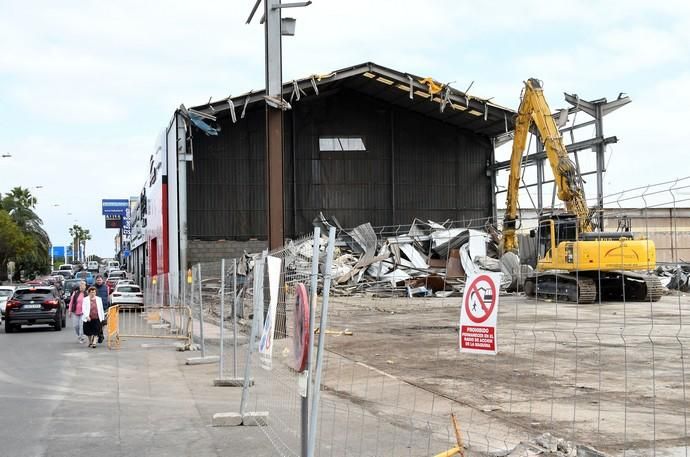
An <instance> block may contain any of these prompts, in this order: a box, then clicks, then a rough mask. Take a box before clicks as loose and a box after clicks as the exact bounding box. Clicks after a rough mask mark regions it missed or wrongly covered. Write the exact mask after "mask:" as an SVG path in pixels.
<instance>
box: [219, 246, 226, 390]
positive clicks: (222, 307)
mask: <svg viewBox="0 0 690 457" xmlns="http://www.w3.org/2000/svg"><path fill="white" fill-rule="evenodd" d="M224 335H225V259H221V261H220V363H219V364H218V379H223V341H224Z"/></svg>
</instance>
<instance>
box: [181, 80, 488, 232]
mask: <svg viewBox="0 0 690 457" xmlns="http://www.w3.org/2000/svg"><path fill="white" fill-rule="evenodd" d="M293 107H294V109H293V111H291V112H288V113H286V116H285V129H284V130H285V231H286V236H288V237H293V236H296V235H299V234H302V233H306V232H309V231H311V227H312V220H313V219H314V218H315V217H317V216H318V214H319V212H323V213H324V214H325V215H327V216H335V217H336V218H337V219H338V220H339V221H340V222H341V224H342V225H343V226H344V227H352V226H356V225H359V224H362V223H365V222H371V223H372V225H375V226H380V225H391V224H409V223H411V222H412V220H413V219H414V218H415V217H417V218H422V219H432V220H436V221H440V222H442V221H443V220H445V219H454V220H462V219H470V218H477V217H488V216H490V215H491V183H490V178H489V177H487V176H486V163H487V160H489V159H490V157H491V155H490V154H491V144H490V142H489V139H488V138H484V137H481V136H477V135H475V134H473V133H472V132H470V131H466V130H462V129H459V128H457V127H455V126H453V125H450V124H445V123H442V122H438V121H435V120H433V119H430V118H427V117H424V116H422V115H419V114H416V113H412V112H409V111H406V110H403V109H400V108H395V107H392V106H391V105H389V104H387V103H385V102H382V101H380V100H378V99H375V98H372V97H368V96H365V95H362V94H360V93H358V92H354V91H351V90H348V89H343V90H342V91H339V92H336V93H334V94H331V95H325V94H322V95H320V96H318V97H307V98H303V99H302V100H300V101H299V102H294V103H293ZM292 116H295V118H294V120H295V121H294V123H293V118H292ZM264 119H265V115H264V111H263V108H258V109H254V110H252V111H249V110H248V111H247V116H246V118H245V119H244V120H239V121H238V122H237V123H236V124H234V125H233V124H232V122H231V121H230V120H229V119H221V120H220V121H219V122H220V123H221V126H222V131H221V134H220V135H219V136H218V137H206V136H204V135H203V134H201V133H200V132H198V131H196V132H195V135H194V171H191V166H190V168H189V170H190V171H189V175H188V176H189V178H188V192H189V201H188V205H189V224H188V230H189V237H190V238H197V239H249V238H259V239H263V238H265V237H266V229H265V227H264V226H265V220H266V216H265V207H266V202H265V200H266V198H265V195H264V182H265V169H264V168H265V162H264V155H265V152H264V144H265V137H264V135H265V134H264ZM293 129H294V142H293V134H292V132H293ZM338 135H343V136H361V137H363V139H364V142H365V145H366V149H367V150H366V151H350V152H320V151H319V137H320V136H338Z"/></svg>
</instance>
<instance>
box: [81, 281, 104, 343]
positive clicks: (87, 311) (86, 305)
mask: <svg viewBox="0 0 690 457" xmlns="http://www.w3.org/2000/svg"><path fill="white" fill-rule="evenodd" d="M88 292H89V296H88V297H87V298H85V299H84V301H83V303H82V315H81V319H82V321H83V322H84V335H86V336H88V337H89V347H90V348H95V347H96V338H98V335H100V333H101V325H102V324H101V322H103V320H104V319H105V313H104V312H103V300H101V297H97V296H96V288H95V287H93V286H91V287H89V289H88Z"/></svg>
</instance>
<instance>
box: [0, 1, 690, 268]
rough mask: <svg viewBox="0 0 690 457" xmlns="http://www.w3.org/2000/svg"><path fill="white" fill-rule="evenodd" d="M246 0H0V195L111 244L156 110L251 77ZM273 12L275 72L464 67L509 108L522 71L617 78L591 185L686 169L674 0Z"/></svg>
mask: <svg viewBox="0 0 690 457" xmlns="http://www.w3.org/2000/svg"><path fill="white" fill-rule="evenodd" d="M253 3H254V0H226V1H220V0H218V1H210V0H197V1H195V2H190V1H174V0H165V1H162V0H147V1H144V2H142V1H128V0H120V1H117V2H104V1H68V0H66V1H60V2H55V1H35V0H23V1H14V0H0V107H1V108H2V109H0V153H1V154H11V155H12V157H11V158H2V159H0V192H3V193H4V192H6V191H8V190H9V189H10V188H12V187H14V186H17V185H21V186H24V187H29V188H32V186H43V188H41V189H35V194H36V196H37V197H38V199H39V204H38V213H39V215H40V216H41V217H42V218H43V220H44V222H45V226H46V229H47V230H48V233H49V234H50V237H51V239H52V241H53V243H54V244H55V245H60V244H65V243H68V242H69V235H68V232H67V229H68V227H69V226H71V225H72V224H74V223H79V224H80V225H82V226H84V227H86V228H89V229H90V230H91V233H92V234H93V241H92V242H91V245H90V248H89V251H90V252H92V253H96V254H99V255H101V256H112V255H113V250H114V249H113V246H114V242H113V237H114V235H115V231H114V230H106V229H104V228H103V225H104V222H103V217H102V216H101V211H100V201H101V199H102V198H127V197H129V196H130V195H137V194H138V193H139V192H140V191H141V188H142V186H143V184H144V179H145V177H146V176H147V164H148V159H149V156H150V155H151V153H152V152H153V147H154V142H155V139H156V137H157V135H158V134H159V132H160V131H161V129H163V128H164V127H165V126H166V125H167V123H168V121H169V120H170V117H171V115H172V113H173V110H174V109H175V108H176V107H177V106H179V105H180V103H185V104H186V105H187V106H192V105H197V104H202V103H205V102H206V101H207V100H208V99H209V97H213V99H214V100H215V99H221V98H225V97H227V96H228V95H230V94H233V95H238V94H241V93H244V92H246V91H248V90H250V89H260V88H262V86H263V81H264V68H263V63H264V60H263V50H264V47H263V29H262V27H261V26H259V24H258V20H256V19H255V22H254V23H253V24H252V25H245V24H244V22H245V20H246V18H247V16H248V14H249V11H250V10H251V7H252V5H253ZM287 13H289V14H284V15H285V16H293V17H296V18H297V19H298V21H297V34H296V36H294V37H286V38H284V41H283V43H284V44H283V65H284V70H283V76H284V80H286V81H287V80H291V79H293V78H298V77H303V76H308V75H311V74H314V73H327V72H330V71H332V70H335V69H339V68H343V67H346V66H350V65H356V64H359V63H362V62H366V61H373V62H376V63H378V64H381V65H384V66H388V67H392V68H394V69H397V70H400V71H403V72H409V73H414V74H418V75H422V76H431V77H433V78H435V79H436V80H438V81H441V82H444V83H447V82H453V86H454V87H455V88H457V89H460V90H464V89H465V88H466V87H468V86H469V85H470V83H471V82H472V81H474V84H473V86H472V88H471V91H470V93H473V94H475V95H478V96H483V97H487V98H488V97H493V98H494V101H495V102H497V103H499V104H502V105H504V106H507V107H510V108H513V109H517V106H518V104H519V95H520V91H521V88H522V81H523V80H525V79H527V78H529V77H537V78H539V79H541V80H543V81H544V84H545V89H546V96H547V98H548V100H549V103H550V105H551V108H552V109H554V110H555V109H557V108H563V107H566V104H565V102H564V100H563V92H569V93H577V94H578V95H580V97H581V98H584V99H597V98H601V97H607V98H608V99H609V100H611V99H615V98H616V97H617V96H618V94H619V93H620V92H625V93H626V94H628V95H629V96H630V97H631V98H632V100H633V103H631V104H630V105H628V106H626V107H624V108H622V109H620V110H619V111H617V112H615V113H614V114H611V115H610V117H608V118H606V120H605V134H606V135H607V136H610V135H616V136H618V138H619V139H620V142H619V143H618V144H616V145H613V146H611V147H609V149H608V150H607V163H608V172H607V174H606V176H605V181H604V182H605V186H606V188H605V191H606V193H612V192H616V191H620V190H622V189H627V188H631V187H636V186H642V185H646V184H649V183H657V182H662V181H667V180H672V179H675V178H678V177H684V176H688V175H690V166H688V165H687V162H688V159H687V157H688V154H687V148H688V144H690V128H689V127H688V126H687V124H688V121H689V119H690V117H689V116H688V107H690V89H689V88H690V57H689V56H690V2H687V1H680V0H678V1H673V0H664V1H657V2H649V1H630V0H626V1H606V2H600V1H581V2H553V1H543V2H541V1H520V2H515V1H486V2H461V1H458V0H454V1H433V0H431V1H428V2H420V1H405V0H395V1H393V0H391V1H388V0H376V1H373V0H347V1H345V0H342V1H336V0H314V3H313V4H312V5H311V6H309V7H307V8H300V9H292V10H288V11H287ZM257 19H258V18H257ZM592 133H593V132H592V131H591V130H590V131H589V132H586V134H588V135H591V134H592ZM585 155H586V154H585ZM589 155H591V154H589ZM583 161H584V162H586V159H585V158H583ZM584 165H586V163H585V164H584ZM501 179H502V178H501ZM499 183H500V182H499ZM588 196H592V195H591V194H588ZM499 200H500V199H499ZM56 205H57V206H56Z"/></svg>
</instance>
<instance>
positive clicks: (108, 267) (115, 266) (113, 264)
mask: <svg viewBox="0 0 690 457" xmlns="http://www.w3.org/2000/svg"><path fill="white" fill-rule="evenodd" d="M111 269H115V270H119V269H120V262H118V261H117V260H108V263H106V264H105V271H110V270H111Z"/></svg>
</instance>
